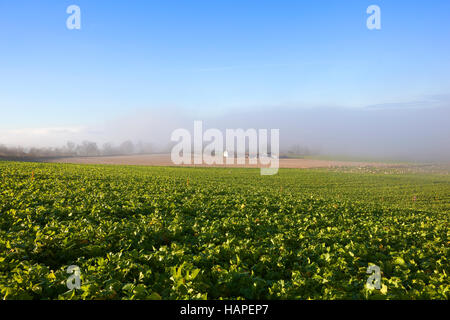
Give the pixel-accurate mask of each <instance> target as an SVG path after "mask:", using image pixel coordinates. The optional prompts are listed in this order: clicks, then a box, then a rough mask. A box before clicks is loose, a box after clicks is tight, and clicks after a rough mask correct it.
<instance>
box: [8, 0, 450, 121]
mask: <svg viewBox="0 0 450 320" xmlns="http://www.w3.org/2000/svg"><path fill="white" fill-rule="evenodd" d="M71 4H76V5H78V6H79V7H80V8H81V30H68V29H67V28H66V19H67V17H68V14H67V13H66V8H67V7H68V6H69V5H71ZM371 4H377V5H379V6H380V8H381V23H382V29H381V30H372V31H371V30H368V29H367V28H366V19H367V17H368V15H367V13H366V8H367V7H368V6H369V5H371ZM449 14H450V2H449V1H447V0H445V1H444V0H442V1H438V0H433V1H414V0H411V1H402V0H390V1H381V0H371V1H365V0H342V1H337V0H336V1H320V0H310V1H300V0H296V1H282V0H281V1H264V0H258V1H253V0H249V1H244V0H240V1H234V0H227V1H225V0H221V1H212V0H209V1H197V0H187V1H181V0H180V1H170V0H165V1H123V0H120V1H119V0H117V1H98V0H95V1H94V0H89V1H84V0H71V1H57V0H53V1H50V0H46V1H32V0H29V1H24V0H2V1H1V2H0V43H1V50H0V58H1V59H0V114H1V117H0V128H3V129H20V128H30V127H33V128H39V127H63V126H77V125H86V124H92V123H96V122H101V121H107V120H111V119H117V118H120V117H121V116H124V115H126V114H128V113H129V112H130V111H132V110H137V109H144V110H152V109H154V110H161V108H162V109H164V108H179V109H181V110H184V111H185V112H188V113H190V114H194V115H198V117H201V116H207V115H220V114H225V113H227V112H231V111H236V110H255V109H258V108H260V107H267V106H288V107H290V108H300V107H333V106H338V107H352V108H361V107H365V106H368V105H383V104H387V105H392V104H394V105H395V104H396V103H399V104H402V103H403V104H404V103H410V102H414V101H422V100H426V99H427V98H426V97H430V96H438V95H448V94H450V76H449V75H450V59H449V57H450V41H449V40H450V20H449V19H448V17H449Z"/></svg>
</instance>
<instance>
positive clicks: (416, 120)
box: [0, 99, 450, 162]
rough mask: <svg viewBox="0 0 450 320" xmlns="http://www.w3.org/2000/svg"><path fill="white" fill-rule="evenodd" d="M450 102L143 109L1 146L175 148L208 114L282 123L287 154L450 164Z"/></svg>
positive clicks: (3, 140) (16, 135)
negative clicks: (176, 136) (181, 134)
mask: <svg viewBox="0 0 450 320" xmlns="http://www.w3.org/2000/svg"><path fill="white" fill-rule="evenodd" d="M446 100H448V99H444V100H443V99H440V100H439V101H440V102H439V103H428V102H427V101H425V102H414V103H408V104H385V105H376V106H367V107H364V108H345V107H314V108H312V107H310V108H308V107H304V106H300V107H298V106H293V105H291V106H268V107H262V108H259V109H258V108H253V109H248V108H247V109H243V110H242V111H234V112H228V113H225V114H222V115H220V116H218V115H215V116H211V115H209V116H204V117H202V116H200V115H199V114H198V113H197V114H195V115H194V114H190V113H188V112H187V111H186V110H183V109H177V108H160V109H152V110H135V111H133V112H130V113H129V114H125V115H123V116H121V117H118V118H116V119H113V120H110V121H105V122H102V123H98V124H96V125H90V126H78V127H70V128H62V127H55V128H41V129H36V128H34V129H21V130H9V131H8V130H0V145H6V146H10V147H11V146H23V147H25V148H27V149H29V148H32V147H35V148H37V147H40V148H43V147H61V146H64V145H67V142H68V141H71V142H74V143H80V144H81V143H83V141H84V142H85V143H86V141H93V142H95V143H96V144H98V146H99V148H101V146H103V145H105V144H106V146H107V147H109V148H111V146H120V145H121V144H123V143H124V141H132V142H133V143H135V144H136V145H138V144H139V145H141V146H142V145H145V146H147V147H146V148H145V149H142V150H145V152H155V153H156V152H169V151H170V146H171V145H172V144H173V142H171V141H170V136H171V133H172V131H173V130H175V129H177V128H185V129H188V130H190V131H191V132H192V130H193V122H194V120H202V121H203V127H204V130H206V129H208V128H218V129H221V130H225V129H227V128H228V129H237V128H242V129H249V128H254V129H280V151H281V152H282V153H283V152H289V151H292V150H299V149H302V150H308V152H310V153H311V154H322V155H339V156H353V157H365V158H371V159H380V160H383V159H385V160H399V161H400V160H405V161H421V162H447V161H450V148H449V147H450V125H449V124H450V121H449V120H450V105H449V104H447V101H446ZM430 104H431V105H430ZM148 146H151V148H149V147H148ZM142 150H141V151H142ZM135 151H136V152H139V151H137V150H135Z"/></svg>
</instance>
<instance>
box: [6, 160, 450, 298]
mask: <svg viewBox="0 0 450 320" xmlns="http://www.w3.org/2000/svg"><path fill="white" fill-rule="evenodd" d="M354 171H355V170H354V169H352V170H345V169H339V170H330V169H307V170H300V169H280V171H279V174H278V175H274V176H260V174H259V170H258V169H252V168H185V167H143V166H107V165H74V164H43V163H16V162H0V298H2V299H220V298H223V299H448V298H449V297H450V281H449V277H448V275H449V272H450V264H449V261H448V259H449V257H450V254H449V244H450V243H449V239H448V235H449V228H448V224H449V220H450V219H449V218H450V217H449V213H450V176H449V175H448V174H439V173H433V174H430V173H398V172H396V171H395V170H391V169H385V168H383V169H379V170H361V172H354ZM371 264H374V265H377V266H379V267H380V270H381V275H382V279H381V282H382V288H381V289H380V290H369V289H367V288H366V287H365V284H366V280H367V278H368V276H369V275H368V274H367V273H366V271H367V267H368V266H369V265H371ZM70 265H77V266H79V268H80V271H81V288H80V289H76V290H71V291H70V290H68V288H67V286H66V280H67V278H68V276H69V275H68V274H67V272H66V269H67V267H68V266H70Z"/></svg>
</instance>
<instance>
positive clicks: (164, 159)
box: [46, 154, 406, 169]
mask: <svg viewBox="0 0 450 320" xmlns="http://www.w3.org/2000/svg"><path fill="white" fill-rule="evenodd" d="M234 160H235V161H234V164H231V165H229V164H223V165H220V164H219V165H218V164H214V165H208V164H205V163H204V164H196V165H194V164H192V165H181V166H189V167H205V166H213V167H242V168H259V167H264V166H262V165H260V164H256V165H255V164H249V160H248V159H245V164H237V163H236V162H237V159H234ZM46 162H53V163H74V164H111V165H143V166H176V165H175V164H174V163H173V162H172V160H171V159H170V154H152V155H131V156H105V157H75V158H59V159H50V160H47V161H46ZM224 162H225V161H224ZM402 166H406V165H404V164H395V163H381V162H357V161H330V160H314V159H280V160H279V167H280V168H300V169H308V168H336V167H377V168H392V167H397V168H398V167H402Z"/></svg>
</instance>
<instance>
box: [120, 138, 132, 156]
mask: <svg viewBox="0 0 450 320" xmlns="http://www.w3.org/2000/svg"><path fill="white" fill-rule="evenodd" d="M134 149H135V148H134V144H133V142H131V141H130V140H127V141H125V142H122V144H121V145H120V146H119V150H120V153H121V154H132V153H133V152H134Z"/></svg>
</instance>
